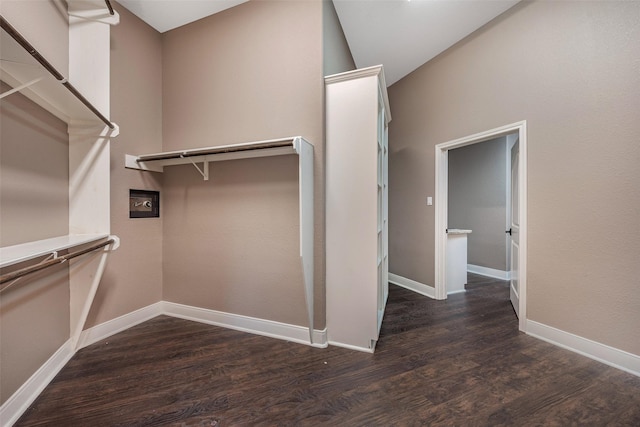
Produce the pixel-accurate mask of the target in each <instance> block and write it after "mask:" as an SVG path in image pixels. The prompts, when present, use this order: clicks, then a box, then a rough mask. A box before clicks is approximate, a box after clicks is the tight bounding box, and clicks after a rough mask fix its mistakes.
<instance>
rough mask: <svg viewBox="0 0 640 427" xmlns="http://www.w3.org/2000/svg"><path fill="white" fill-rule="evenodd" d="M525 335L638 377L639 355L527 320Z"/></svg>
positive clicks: (639, 367)
mask: <svg viewBox="0 0 640 427" xmlns="http://www.w3.org/2000/svg"><path fill="white" fill-rule="evenodd" d="M527 335H531V336H532V337H535V338H538V339H541V340H543V341H546V342H548V343H551V344H554V345H557V346H558V347H562V348H564V349H567V350H570V351H573V352H574V353H578V354H581V355H583V356H586V357H588V358H590V359H593V360H597V361H598V362H602V363H604V364H605V365H609V366H613V367H614V368H618V369H621V370H623V371H625V372H629V373H630V374H633V375H636V376H639V377H640V356H637V355H635V354H632V353H628V352H626V351H623V350H619V349H617V348H614V347H610V346H608V345H605V344H601V343H599V342H596V341H592V340H590V339H587V338H583V337H580V336H578V335H574V334H572V333H569V332H565V331H562V330H560V329H556V328H554V327H552V326H547V325H545V324H542V323H538V322H535V321H533V320H528V321H527Z"/></svg>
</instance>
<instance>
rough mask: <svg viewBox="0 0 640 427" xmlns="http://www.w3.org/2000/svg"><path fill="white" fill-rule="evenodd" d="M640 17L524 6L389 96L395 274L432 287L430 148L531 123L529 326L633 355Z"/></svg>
mask: <svg viewBox="0 0 640 427" xmlns="http://www.w3.org/2000/svg"><path fill="white" fill-rule="evenodd" d="M639 18H640V2H526V3H521V4H520V5H518V6H516V7H515V8H514V9H512V10H511V11H509V12H507V13H506V14H505V15H503V16H501V17H499V18H497V19H496V20H495V21H494V22H492V23H490V24H489V25H487V26H486V27H484V28H483V29H481V30H479V31H478V32H476V33H474V34H472V35H471V36H469V37H468V38H466V39H464V40H463V41H462V42H460V43H458V44H457V45H456V46H455V47H453V48H452V49H450V50H449V51H447V52H446V53H444V54H442V55H440V56H439V57H437V58H436V59H435V60H433V61H431V62H429V63H427V64H425V65H424V66H422V67H420V68H419V69H418V70H416V71H415V72H413V73H412V74H410V75H409V76H407V77H405V78H404V79H402V80H401V81H399V82H398V83H396V84H394V85H393V86H392V87H391V88H390V90H389V97H390V101H391V105H392V108H393V112H394V120H393V122H391V129H390V145H391V159H390V162H391V164H390V174H391V176H390V180H389V181H390V198H391V200H390V214H389V215H390V226H391V230H390V242H391V248H390V250H391V252H390V261H391V272H393V273H395V274H399V275H401V276H405V277H408V278H410V279H413V280H417V281H419V282H423V283H427V284H433V280H434V279H433V276H434V268H433V258H434V236H433V233H434V232H433V227H434V209H433V207H431V206H424V203H423V200H424V198H425V196H427V195H433V194H434V145H436V144H439V143H443V142H446V141H449V140H453V139H455V138H458V137H463V136H467V135H471V134H474V133H476V132H479V131H484V130H488V129H492V128H495V127H498V126H501V125H505V124H509V123H513V122H516V121H519V120H527V122H528V146H529V148H528V156H529V163H528V166H529V178H528V188H529V199H528V206H529V210H528V215H529V217H528V218H529V245H528V267H529V274H528V291H527V309H528V316H529V318H530V319H532V320H535V321H537V322H541V323H543V324H546V325H549V326H553V327H556V328H559V329H561V330H564V331H567V332H570V333H574V334H577V335H579V336H582V337H585V338H589V339H592V340H594V341H597V342H600V343H604V344H607V345H611V346H613V347H616V348H619V349H622V350H625V351H629V352H631V353H634V354H640V328H638V325H640V310H638V307H640V292H638V286H637V284H638V277H640V264H639V263H638V254H640V227H639V224H640V223H639V222H638V217H639V213H640V186H639V185H638V183H639V182H640V168H639V167H638V160H639V159H640V144H638V140H640V124H639V123H640V122H638V115H639V113H640V67H639V65H638V58H639V57H640V43H638V40H640V19H639ZM416 236H420V237H419V238H416Z"/></svg>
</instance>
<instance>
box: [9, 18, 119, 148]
mask: <svg viewBox="0 0 640 427" xmlns="http://www.w3.org/2000/svg"><path fill="white" fill-rule="evenodd" d="M0 24H1V26H2V32H0V79H1V80H2V81H4V82H6V83H7V84H9V85H10V86H11V87H13V88H14V89H12V90H9V91H6V92H4V93H2V94H0V98H3V97H5V96H7V95H10V94H11V93H13V92H16V91H20V92H21V93H23V94H24V95H25V96H26V97H28V98H29V99H31V100H32V101H34V102H35V103H37V104H38V105H40V106H41V107H43V108H44V109H46V110H47V111H49V112H51V113H52V114H53V115H55V116H56V117H58V118H59V119H61V120H63V121H65V122H66V123H67V124H69V123H71V122H72V121H78V122H88V123H90V124H93V123H100V122H102V123H104V124H105V125H106V126H107V127H108V128H109V129H110V132H109V136H116V135H117V133H118V126H117V125H116V124H115V123H113V122H111V121H110V120H109V119H108V118H107V117H106V116H105V115H104V114H103V113H102V112H101V111H100V110H99V109H98V108H96V107H95V106H94V105H93V104H91V102H90V101H89V100H87V98H86V97H85V96H84V95H82V94H81V93H80V92H79V91H78V90H77V89H76V88H75V87H74V86H73V85H72V84H71V83H69V81H67V78H66V77H65V76H64V75H62V74H61V73H60V72H59V71H58V70H56V69H55V68H54V67H53V65H51V63H50V62H49V61H48V60H47V59H46V58H45V57H43V56H42V55H41V54H40V53H39V52H38V51H37V50H36V48H35V47H34V46H33V45H31V43H29V41H28V40H26V39H25V38H24V37H23V36H22V35H21V34H20V33H19V32H18V31H17V30H16V29H15V28H14V27H13V26H12V25H11V24H10V23H9V22H8V21H7V20H6V19H5V18H4V17H3V16H0Z"/></svg>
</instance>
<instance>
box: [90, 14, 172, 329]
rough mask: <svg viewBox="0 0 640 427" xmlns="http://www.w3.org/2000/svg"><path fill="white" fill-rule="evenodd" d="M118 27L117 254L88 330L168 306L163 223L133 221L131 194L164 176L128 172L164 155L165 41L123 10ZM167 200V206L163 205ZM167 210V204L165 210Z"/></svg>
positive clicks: (114, 73)
mask: <svg viewBox="0 0 640 427" xmlns="http://www.w3.org/2000/svg"><path fill="white" fill-rule="evenodd" d="M116 9H117V11H118V13H119V14H120V24H119V25H116V26H114V27H111V119H112V120H113V121H114V122H115V123H117V124H118V126H119V127H120V135H119V136H118V137H116V138H113V139H112V140H111V233H112V234H115V235H117V236H118V237H120V241H121V246H120V248H118V250H116V251H114V252H112V253H111V255H110V256H109V263H108V265H107V268H106V270H105V273H104V277H103V279H102V282H101V283H100V287H99V288H98V293H97V294H96V298H95V301H94V303H93V306H92V309H91V312H90V313H89V317H88V319H87V324H86V327H87V328H88V327H91V326H95V325H97V324H100V323H103V322H106V321H108V320H111V319H113V318H115V317H118V316H121V315H124V314H127V313H130V312H132V311H134V310H137V309H139V308H142V307H145V306H147V305H150V304H153V303H155V302H158V301H160V300H162V218H163V215H162V214H161V216H160V218H149V219H140V218H137V219H131V218H129V189H141V190H160V189H161V186H162V179H163V178H162V175H161V174H157V173H149V172H140V171H135V170H130V169H125V168H124V156H125V154H145V153H150V152H158V151H162V37H161V35H160V33H158V32H157V31H155V30H154V29H153V28H151V27H150V26H148V25H147V24H145V23H144V22H142V21H141V20H140V19H138V18H137V17H136V16H134V15H133V14H131V13H130V12H129V11H127V10H126V9H125V8H123V7H121V6H120V5H117V4H116ZM162 202H163V200H162V195H161V204H162ZM161 208H162V206H161Z"/></svg>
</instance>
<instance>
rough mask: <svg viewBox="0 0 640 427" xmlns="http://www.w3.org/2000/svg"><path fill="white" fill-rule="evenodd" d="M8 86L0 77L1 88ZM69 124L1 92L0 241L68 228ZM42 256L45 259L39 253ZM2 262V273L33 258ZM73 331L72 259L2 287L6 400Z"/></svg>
mask: <svg viewBox="0 0 640 427" xmlns="http://www.w3.org/2000/svg"><path fill="white" fill-rule="evenodd" d="M7 89H9V87H8V86H7V85H5V84H4V83H0V91H2V92H4V91H6V90H7ZM68 147H69V137H68V135H67V125H66V124H65V123H64V122H62V121H60V120H59V119H57V118H56V117H55V116H53V115H52V114H50V113H48V112H47V111H45V110H44V109H42V108H41V107H39V106H38V105H36V104H34V103H33V102H31V101H30V100H28V99H27V98H25V97H24V96H23V95H21V94H19V93H14V94H12V95H9V96H8V97H6V98H3V99H2V100H0V245H1V246H10V245H15V244H19V243H25V242H28V241H33V240H39V239H45V238H49V237H54V236H59V235H63V234H68V232H69V221H68V214H69V190H68V188H69V172H68V171H69V160H68ZM35 261H36V262H37V261H39V260H35ZM32 264H33V261H30V262H28V263H26V264H19V265H15V266H12V267H10V268H6V269H2V270H0V274H5V273H8V272H10V271H12V270H17V269H19V268H22V267H26V266H27V265H32ZM68 338H69V273H68V266H67V265H64V266H62V267H55V268H50V269H48V270H47V271H46V272H41V273H38V274H33V275H31V276H29V277H25V278H22V279H21V280H20V282H19V283H17V284H16V285H15V286H14V287H12V288H10V289H8V290H6V291H4V292H3V293H2V294H1V295H0V376H1V377H2V381H0V404H2V403H4V402H5V401H6V400H7V399H8V398H9V397H10V396H11V395H12V394H13V393H14V392H15V391H16V390H17V389H18V388H19V387H20V386H21V385H22V383H23V382H24V381H26V380H27V379H28V378H29V377H30V376H31V375H33V373H34V372H36V370H37V369H38V368H39V367H40V366H41V365H42V364H43V363H44V362H46V361H47V359H49V357H50V356H51V355H52V354H53V353H54V352H55V351H56V350H58V348H60V346H61V345H62V344H63V343H64V342H65V341H66V340H67V339H68Z"/></svg>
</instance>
